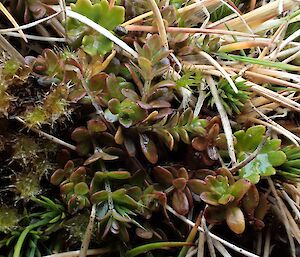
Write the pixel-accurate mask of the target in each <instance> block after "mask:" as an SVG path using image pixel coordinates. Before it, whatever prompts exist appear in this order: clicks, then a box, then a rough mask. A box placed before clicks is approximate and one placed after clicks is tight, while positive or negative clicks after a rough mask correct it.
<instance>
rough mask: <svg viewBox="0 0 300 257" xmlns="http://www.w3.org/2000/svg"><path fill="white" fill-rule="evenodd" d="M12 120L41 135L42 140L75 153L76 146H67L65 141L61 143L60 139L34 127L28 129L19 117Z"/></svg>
mask: <svg viewBox="0 0 300 257" xmlns="http://www.w3.org/2000/svg"><path fill="white" fill-rule="evenodd" d="M14 119H15V120H17V121H19V122H20V123H22V124H24V125H25V126H26V127H27V128H28V129H30V130H31V131H33V132H35V133H37V134H38V135H41V136H42V137H44V138H46V139H48V140H50V141H52V142H54V143H55V144H59V145H62V146H64V147H67V148H69V149H71V150H73V151H76V146H74V145H71V144H69V143H67V142H65V141H63V140H61V139H59V138H57V137H55V136H52V135H50V134H48V133H46V132H44V131H41V130H40V129H37V128H34V127H29V126H28V125H27V124H26V122H25V121H24V120H22V119H21V118H20V117H18V116H17V117H15V118H14Z"/></svg>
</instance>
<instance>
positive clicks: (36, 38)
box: [3, 32, 66, 42]
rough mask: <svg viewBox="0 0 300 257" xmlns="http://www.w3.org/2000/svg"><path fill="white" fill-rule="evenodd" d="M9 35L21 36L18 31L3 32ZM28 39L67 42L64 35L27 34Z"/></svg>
mask: <svg viewBox="0 0 300 257" xmlns="http://www.w3.org/2000/svg"><path fill="white" fill-rule="evenodd" d="M3 34H5V35H7V36H11V37H21V35H20V34H19V33H16V32H6V33H3ZM25 35H26V37H27V39H31V40H36V41H46V42H66V39H65V38H63V37H44V36H36V35H28V34H25Z"/></svg>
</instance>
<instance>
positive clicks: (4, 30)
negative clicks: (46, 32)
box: [0, 12, 60, 34]
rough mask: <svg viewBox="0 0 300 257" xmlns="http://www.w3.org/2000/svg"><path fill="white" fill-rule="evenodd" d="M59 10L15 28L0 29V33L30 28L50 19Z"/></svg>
mask: <svg viewBox="0 0 300 257" xmlns="http://www.w3.org/2000/svg"><path fill="white" fill-rule="evenodd" d="M59 14H60V12H57V13H54V14H52V15H50V16H47V17H45V18H42V19H39V20H36V21H33V22H30V23H28V24H25V25H22V26H18V27H15V28H8V29H0V34H3V33H6V32H14V31H18V30H21V29H23V30H24V29H29V28H32V27H34V26H36V25H38V24H41V23H43V22H45V21H47V20H50V19H52V18H54V17H55V16H57V15H59Z"/></svg>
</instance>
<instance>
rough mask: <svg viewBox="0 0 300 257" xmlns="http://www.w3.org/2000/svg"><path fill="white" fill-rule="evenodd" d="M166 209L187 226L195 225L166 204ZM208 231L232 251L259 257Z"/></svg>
mask: <svg viewBox="0 0 300 257" xmlns="http://www.w3.org/2000/svg"><path fill="white" fill-rule="evenodd" d="M166 209H167V210H168V211H169V212H171V213H172V214H174V215H175V216H176V217H177V218H179V219H180V220H182V221H183V222H184V223H186V224H188V225H189V226H191V227H194V226H195V223H194V222H192V221H191V220H189V219H187V218H186V217H185V216H183V215H180V214H178V213H177V212H176V211H175V210H174V209H173V208H172V207H171V206H169V205H167V206H166ZM198 231H200V232H204V230H203V228H202V227H200V226H199V227H198ZM208 233H209V235H210V236H211V238H213V239H215V240H218V241H219V242H220V243H221V244H223V245H225V246H227V247H229V248H230V249H232V250H234V251H236V252H238V253H240V254H242V255H244V256H247V257H259V256H258V255H256V254H253V253H251V252H249V251H247V250H244V249H242V248H240V247H238V246H236V245H234V244H232V243H230V242H228V241H226V240H224V239H222V238H220V237H218V236H217V235H215V234H213V233H212V232H210V231H209V232H208Z"/></svg>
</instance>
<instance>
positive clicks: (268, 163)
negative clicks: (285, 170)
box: [234, 125, 286, 184]
mask: <svg viewBox="0 0 300 257" xmlns="http://www.w3.org/2000/svg"><path fill="white" fill-rule="evenodd" d="M265 131H266V129H265V127H264V126H261V125H259V126H253V127H251V128H249V129H247V131H243V130H240V131H237V132H236V133H234V135H235V137H236V139H237V144H236V147H235V148H236V151H237V156H238V160H239V161H243V160H244V159H246V158H247V156H249V155H250V154H251V153H252V152H254V151H255V149H256V148H257V147H258V145H259V144H260V143H261V142H262V140H263V137H264V134H265ZM280 145H281V141H280V140H278V139H268V140H267V142H266V143H265V145H264V146H263V148H262V150H261V151H260V152H259V153H258V154H257V156H256V157H255V158H254V160H252V161H251V162H250V163H248V164H247V165H246V166H245V167H243V168H242V169H241V170H240V172H239V176H240V177H241V178H245V179H247V180H249V181H250V182H251V183H253V184H256V183H258V182H259V180H260V177H261V176H271V175H274V174H275V173H276V170H275V168H274V167H277V166H280V165H282V164H283V163H284V162H285V160H286V155H285V153H284V152H283V151H279V147H280Z"/></svg>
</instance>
